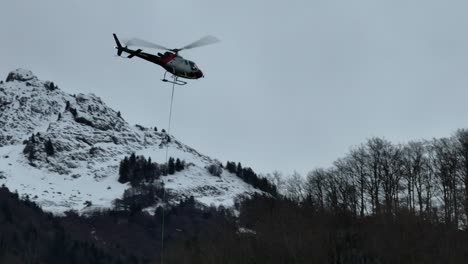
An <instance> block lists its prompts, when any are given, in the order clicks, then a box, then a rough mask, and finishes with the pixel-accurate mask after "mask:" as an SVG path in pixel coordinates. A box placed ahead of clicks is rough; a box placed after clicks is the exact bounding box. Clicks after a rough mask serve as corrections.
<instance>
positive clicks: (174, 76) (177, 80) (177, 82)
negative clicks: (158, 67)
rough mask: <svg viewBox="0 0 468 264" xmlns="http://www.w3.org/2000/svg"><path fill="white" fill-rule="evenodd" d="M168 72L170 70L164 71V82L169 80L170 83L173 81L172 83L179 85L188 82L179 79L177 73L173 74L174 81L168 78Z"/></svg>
mask: <svg viewBox="0 0 468 264" xmlns="http://www.w3.org/2000/svg"><path fill="white" fill-rule="evenodd" d="M167 73H168V72H165V73H164V77H163V78H162V79H161V81H163V82H168V83H172V84H177V85H186V84H187V82H184V81H181V80H179V77H177V76H176V75H173V80H172V81H171V80H168V79H166V74H167Z"/></svg>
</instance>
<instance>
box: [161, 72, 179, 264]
mask: <svg viewBox="0 0 468 264" xmlns="http://www.w3.org/2000/svg"><path fill="white" fill-rule="evenodd" d="M173 78H174V82H173V83H172V95H171V106H170V108H169V123H168V124H167V134H166V136H167V137H166V174H168V171H169V166H168V165H169V164H168V154H169V142H170V132H171V120H172V104H173V102H174V90H175V84H176V80H177V77H176V76H175V75H174V76H173ZM165 200H166V187H165V186H163V198H162V216H161V218H162V219H161V264H164V203H165Z"/></svg>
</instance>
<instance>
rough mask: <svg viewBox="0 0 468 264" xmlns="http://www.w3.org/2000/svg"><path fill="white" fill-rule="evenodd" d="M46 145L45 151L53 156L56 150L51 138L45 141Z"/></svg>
mask: <svg viewBox="0 0 468 264" xmlns="http://www.w3.org/2000/svg"><path fill="white" fill-rule="evenodd" d="M44 147H45V152H46V154H47V156H53V155H54V153H55V151H54V145H53V144H52V141H50V138H49V139H48V140H47V141H46V142H45V143H44Z"/></svg>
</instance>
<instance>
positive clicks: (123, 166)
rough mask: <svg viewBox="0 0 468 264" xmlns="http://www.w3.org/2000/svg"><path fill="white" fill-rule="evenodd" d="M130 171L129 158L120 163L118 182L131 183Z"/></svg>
mask: <svg viewBox="0 0 468 264" xmlns="http://www.w3.org/2000/svg"><path fill="white" fill-rule="evenodd" d="M128 170H129V161H128V158H127V157H125V158H124V159H123V160H122V161H121V162H120V167H119V180H118V181H119V182H120V183H126V182H128V181H129V178H128Z"/></svg>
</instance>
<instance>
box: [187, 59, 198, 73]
mask: <svg viewBox="0 0 468 264" xmlns="http://www.w3.org/2000/svg"><path fill="white" fill-rule="evenodd" d="M189 64H190V68H192V70H194V71H196V70H198V68H197V65H195V63H194V62H193V61H189Z"/></svg>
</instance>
